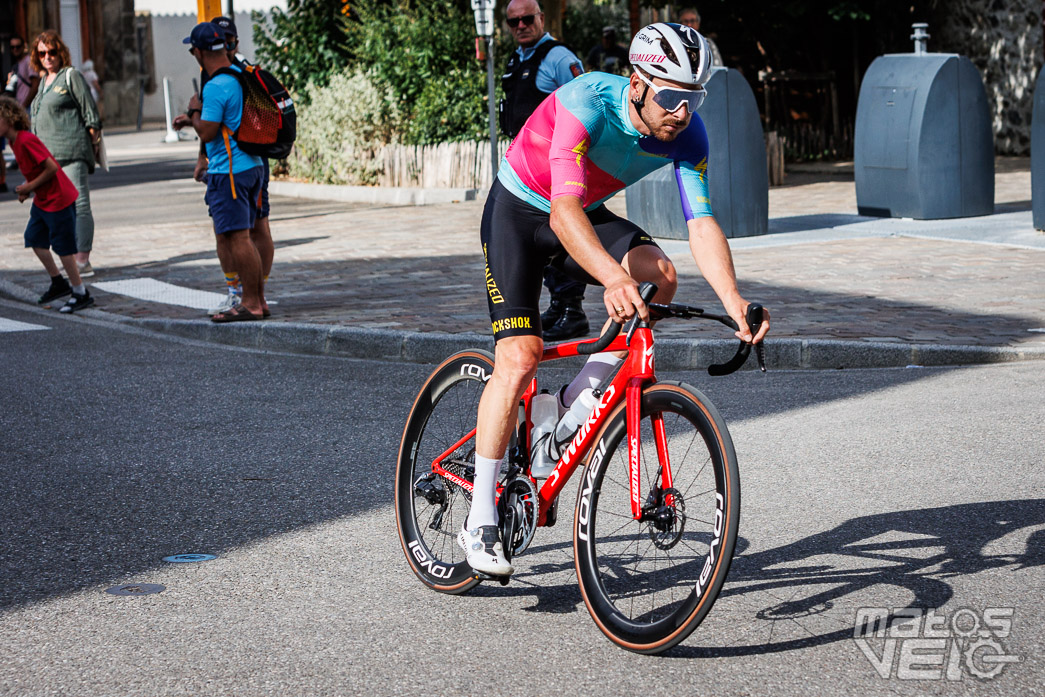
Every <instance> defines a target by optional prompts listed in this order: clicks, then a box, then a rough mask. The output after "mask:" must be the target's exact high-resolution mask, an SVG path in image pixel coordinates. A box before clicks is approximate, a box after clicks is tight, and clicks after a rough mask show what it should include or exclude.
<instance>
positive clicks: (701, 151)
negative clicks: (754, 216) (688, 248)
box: [675, 116, 713, 221]
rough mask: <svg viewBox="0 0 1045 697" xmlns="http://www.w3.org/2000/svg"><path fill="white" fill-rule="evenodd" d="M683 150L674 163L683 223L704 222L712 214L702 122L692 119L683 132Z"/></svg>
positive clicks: (706, 141)
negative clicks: (699, 219)
mask: <svg viewBox="0 0 1045 697" xmlns="http://www.w3.org/2000/svg"><path fill="white" fill-rule="evenodd" d="M686 131H687V133H686V138H685V143H684V148H683V150H682V151H681V152H679V153H678V155H677V157H676V159H675V181H676V183H677V184H678V187H679V198H681V199H682V213H683V215H684V216H685V218H686V220H687V221H689V220H693V219H695V218H706V217H708V216H710V215H713V214H712V212H711V194H710V193H709V189H708V149H709V148H708V134H707V131H706V130H705V129H704V122H703V121H700V119H699V117H698V116H694V117H693V121H692V122H691V123H690V126H689V128H687V129H686Z"/></svg>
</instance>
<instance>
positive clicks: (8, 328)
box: [0, 317, 50, 333]
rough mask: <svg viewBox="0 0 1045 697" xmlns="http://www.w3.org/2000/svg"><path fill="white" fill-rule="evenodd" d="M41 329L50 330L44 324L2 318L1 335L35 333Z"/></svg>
mask: <svg viewBox="0 0 1045 697" xmlns="http://www.w3.org/2000/svg"><path fill="white" fill-rule="evenodd" d="M41 329H50V327H45V326H44V325H42V324H29V323H28V322H19V321H18V320H14V319H5V318H4V317H0V333H2V332H35V331H39V330H41Z"/></svg>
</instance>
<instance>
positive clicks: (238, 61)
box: [174, 17, 275, 315]
mask: <svg viewBox="0 0 1045 697" xmlns="http://www.w3.org/2000/svg"><path fill="white" fill-rule="evenodd" d="M211 24H215V25H217V27H218V28H219V29H221V30H222V31H224V32H225V51H226V53H227V55H228V58H229V62H230V63H231V64H232V65H235V66H238V67H240V68H252V67H253V66H252V65H251V63H250V62H249V61H248V60H247V59H246V57H244V56H243V55H242V54H240V53H238V50H239V33H238V32H237V30H236V24H235V23H234V22H233V21H232V20H231V19H229V18H228V17H215V18H214V19H212V20H211ZM209 77H210V76H209V75H208V74H207V73H206V72H205V71H204V72H202V73H200V81H201V84H202V85H203V86H204V87H205V86H206V84H207V80H208V79H209ZM190 125H192V124H191V121H190V119H189V118H188V117H187V116H185V115H182V116H178V117H177V118H175V120H174V128H176V129H181V128H182V127H184V126H190ZM259 157H261V159H262V162H263V166H264V168H265V172H264V176H263V177H262V180H261V195H260V197H259V199H258V214H257V217H256V218H255V222H254V227H252V228H251V229H250V239H251V241H252V242H253V243H254V246H255V247H256V248H257V250H258V254H259V256H260V257H261V277H262V282H263V283H268V278H269V274H271V273H272V260H273V257H274V256H275V245H274V244H273V242H272V230H271V228H270V227H269V161H268V158H267V157H264V156H260V155H259ZM207 166H208V162H207V150H206V145H205V144H202V143H201V144H200V154H199V157H198V158H197V161H196V169H195V171H194V172H193V176H194V178H195V179H196V181H204V179H205V178H206V175H207ZM222 251H223V248H222V247H220V246H219V248H218V261H219V262H220V263H221V271H222V273H223V274H224V276H225V287H226V290H227V291H228V292H227V294H226V295H225V299H224V300H223V301H222V302H221V304H220V305H218V306H217V307H216V308H214V309H213V310H211V312H210V314H212V315H216V314H219V313H222V312H224V311H225V310H228V309H230V308H232V307H234V306H235V305H238V304H239V303H240V301H241V300H242V297H243V286H242V283H241V281H240V277H239V274H238V273H237V272H236V270H235V269H234V268H233V267H232V265H231V263H230V261H229V259H228V258H227V255H226V254H223V253H222Z"/></svg>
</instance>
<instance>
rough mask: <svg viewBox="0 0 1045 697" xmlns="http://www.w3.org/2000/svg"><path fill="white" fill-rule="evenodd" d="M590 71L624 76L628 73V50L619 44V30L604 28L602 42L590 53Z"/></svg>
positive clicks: (588, 61)
mask: <svg viewBox="0 0 1045 697" xmlns="http://www.w3.org/2000/svg"><path fill="white" fill-rule="evenodd" d="M587 63H588V70H598V71H600V72H603V73H613V74H614V75H624V74H625V73H627V72H628V67H629V64H628V49H626V48H624V47H623V46H621V45H620V44H618V43H617V30H616V29H614V28H613V27H603V28H602V40H601V41H600V42H599V43H598V44H596V45H595V46H593V47H592V49H591V50H590V51H588V57H587Z"/></svg>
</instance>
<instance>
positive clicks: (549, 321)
mask: <svg viewBox="0 0 1045 697" xmlns="http://www.w3.org/2000/svg"><path fill="white" fill-rule="evenodd" d="M565 311H566V302H565V301H564V300H563V299H562V298H557V297H555V296H552V301H551V304H549V305H548V309H547V310H545V311H544V312H542V313H541V327H543V329H544V330H545V331H546V330H548V329H551V328H552V327H554V326H555V323H556V322H558V321H559V318H560V317H562V313H563V312H565Z"/></svg>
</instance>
